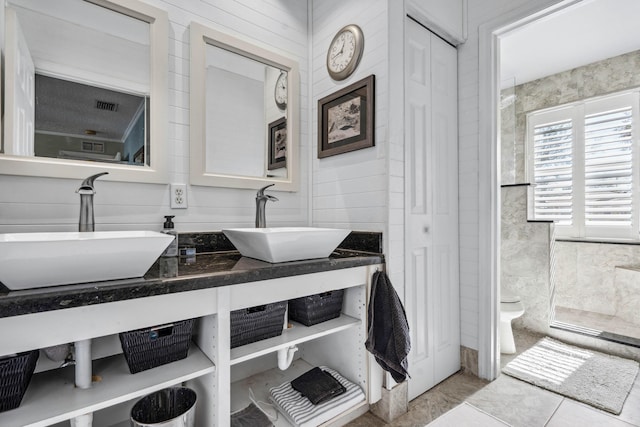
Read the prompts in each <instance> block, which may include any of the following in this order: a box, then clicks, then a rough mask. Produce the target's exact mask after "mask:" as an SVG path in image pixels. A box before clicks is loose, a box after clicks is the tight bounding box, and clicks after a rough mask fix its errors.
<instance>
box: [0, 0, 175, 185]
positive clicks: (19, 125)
mask: <svg viewBox="0 0 640 427" xmlns="http://www.w3.org/2000/svg"><path fill="white" fill-rule="evenodd" d="M4 12H5V13H4V16H5V46H4V48H5V90H4V120H3V124H4V129H3V138H2V146H1V150H0V169H1V170H2V172H3V173H6V174H12V175H29V176H44V177H59V178H85V177H87V176H89V175H91V174H94V173H98V172H101V171H108V172H109V175H108V176H107V177H105V179H110V180H115V181H133V182H156V183H166V182H167V180H168V176H167V163H166V162H167V161H166V134H167V93H168V77H167V76H168V67H167V61H168V16H167V12H165V11H163V10H160V9H157V8H155V7H152V6H149V5H148V4H146V3H142V2H139V1H137V0H57V1H55V2H42V1H39V0H7V1H6V2H5V10H4Z"/></svg>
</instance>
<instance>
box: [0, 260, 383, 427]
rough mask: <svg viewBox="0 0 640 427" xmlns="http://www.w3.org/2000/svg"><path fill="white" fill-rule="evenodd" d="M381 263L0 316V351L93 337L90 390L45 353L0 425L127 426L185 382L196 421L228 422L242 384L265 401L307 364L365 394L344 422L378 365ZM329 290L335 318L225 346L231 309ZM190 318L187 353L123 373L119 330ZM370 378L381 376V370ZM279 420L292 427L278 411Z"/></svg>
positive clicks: (241, 399) (340, 420) (242, 399)
mask: <svg viewBox="0 0 640 427" xmlns="http://www.w3.org/2000/svg"><path fill="white" fill-rule="evenodd" d="M380 268H382V266H381V265H379V264H378V265H365V266H358V267H351V268H344V269H338V270H331V271H323V272H317V273H311V274H303V275H295V276H287V277H280V278H276V279H269V280H260V281H255V282H247V283H240V284H233V285H228V286H219V287H211V288H205V289H199V290H193V291H187V292H176V293H170V294H165V295H159V296H152V297H144V298H135V299H128V300H122V301H117V302H111V303H102V304H95V305H82V306H78V307H74V308H68V309H62V310H53V311H44V312H40V313H33V314H25V315H20V316H13V317H4V318H0V354H2V355H5V354H11V353H17V352H21V351H27V350H31V349H35V348H40V349H41V348H45V347H48V346H53V345H57V344H64V343H69V342H76V341H80V340H88V339H91V340H92V343H93V359H94V360H93V375H94V377H97V378H94V382H93V383H92V386H91V388H89V389H84V390H83V389H78V388H75V386H74V367H73V366H70V367H66V368H58V367H57V366H56V364H54V363H53V362H51V361H49V360H48V359H47V358H46V357H45V356H44V355H43V354H42V355H41V357H40V360H39V362H38V368H37V369H36V373H35V374H34V376H33V378H32V380H31V384H30V385H29V388H28V389H27V392H26V394H25V397H24V398H23V400H22V403H21V405H20V407H18V408H16V409H13V410H9V411H6V412H1V413H0V425H1V426H3V427H13V426H16V427H17V426H20V427H22V426H49V425H54V426H56V427H57V426H66V425H69V421H68V420H70V419H73V418H75V417H78V416H81V415H83V414H87V413H93V424H92V425H93V426H95V427H103V426H127V425H129V424H128V423H129V421H128V414H129V411H130V409H131V407H132V406H133V404H135V402H136V401H137V400H138V399H139V398H141V397H142V396H144V395H147V394H149V393H152V392H154V391H157V390H160V389H163V388H166V387H170V386H173V385H180V384H185V385H186V386H188V387H190V388H193V389H194V390H195V391H196V393H197V395H198V401H197V405H196V425H197V426H226V425H228V424H229V417H230V414H231V412H232V411H234V410H237V409H242V408H244V407H246V406H247V405H248V404H249V398H248V393H249V388H251V390H252V392H253V393H254V394H255V396H256V398H257V399H258V400H262V401H268V400H269V399H268V393H269V387H271V386H276V385H280V384H282V383H283V382H286V381H289V380H291V379H294V378H295V377H297V376H298V375H300V374H302V373H304V372H306V371H307V370H308V369H311V367H313V366H328V367H330V368H333V369H335V370H337V371H338V372H340V373H341V374H342V375H343V376H344V377H345V378H347V379H349V380H350V381H352V382H354V383H356V384H358V385H359V386H360V387H361V388H362V389H363V391H364V392H365V395H366V396H367V399H366V400H365V402H363V403H362V404H359V405H357V406H356V407H354V408H351V409H350V410H348V411H347V412H346V413H344V414H342V415H341V416H339V417H337V419H335V420H333V424H335V425H340V424H344V423H345V422H347V421H349V420H350V419H352V418H355V417H356V416H358V415H360V414H362V413H364V412H366V411H367V410H368V405H369V402H371V401H372V399H371V397H372V396H371V391H370V390H371V389H372V384H371V381H370V378H371V376H372V374H371V371H372V370H376V369H377V365H375V362H373V364H372V363H371V362H370V360H372V359H370V357H369V355H368V353H367V351H366V349H365V347H364V342H365V340H366V332H367V330H366V319H367V315H366V307H367V299H368V297H369V289H370V282H371V277H372V276H373V273H374V272H375V271H376V269H380ZM336 289H345V294H344V301H343V310H342V314H341V316H340V317H339V318H337V319H332V320H329V321H327V322H323V323H320V324H317V325H314V326H310V327H306V326H303V325H301V324H295V323H294V326H293V328H289V329H286V330H285V331H284V332H283V334H282V335H281V336H278V337H274V338H270V339H267V340H262V341H259V342H256V343H252V344H248V345H245V346H241V347H237V348H234V349H230V313H231V311H233V310H237V309H240V308H246V307H252V306H257V305H263V304H267V303H270V302H276V301H282V300H289V299H293V298H297V297H301V296H305V295H313V294H317V293H321V292H326V291H330V290H336ZM189 318H196V319H197V321H196V323H195V326H194V327H195V330H194V342H192V345H191V347H190V351H189V356H188V357H187V358H186V359H184V360H181V361H177V362H173V363H170V364H167V365H163V366H162V367H158V368H153V369H150V370H147V371H143V372H139V373H137V374H130V373H129V370H128V367H127V364H126V361H125V360H124V356H123V355H122V354H121V351H122V350H121V348H120V346H119V344H120V343H119V341H118V340H117V334H118V333H119V332H123V331H129V330H134V329H138V328H144V327H149V326H155V325H162V324H167V323H171V322H176V321H180V320H185V319H189ZM194 344H195V345H194ZM292 345H296V346H298V348H299V350H298V352H297V353H296V355H295V360H294V362H293V363H292V365H291V367H290V368H289V369H287V370H285V371H280V370H279V369H278V368H277V361H276V354H277V350H278V349H281V348H287V347H290V346H292ZM374 365H375V366H374ZM375 376H376V377H378V376H379V377H380V378H381V375H379V372H378V371H376V375H375ZM258 384H259V386H258ZM376 384H377V387H378V388H379V383H378V382H376ZM374 387H375V386H374ZM374 394H375V393H374ZM276 425H278V426H280V425H289V424H288V423H287V422H286V421H285V420H284V419H283V417H282V416H280V417H279V420H278V421H277V423H276Z"/></svg>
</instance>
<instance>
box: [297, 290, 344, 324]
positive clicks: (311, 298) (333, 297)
mask: <svg viewBox="0 0 640 427" xmlns="http://www.w3.org/2000/svg"><path fill="white" fill-rule="evenodd" d="M343 296H344V289H338V290H337V291H329V292H323V293H321V294H315V295H308V296H306V297H302V298H296V299H292V300H290V301H289V319H291V320H295V321H296V322H300V323H302V324H303V325H306V326H311V325H315V324H318V323H322V322H325V321H327V320H331V319H335V318H336V317H340V313H341V312H342V298H343Z"/></svg>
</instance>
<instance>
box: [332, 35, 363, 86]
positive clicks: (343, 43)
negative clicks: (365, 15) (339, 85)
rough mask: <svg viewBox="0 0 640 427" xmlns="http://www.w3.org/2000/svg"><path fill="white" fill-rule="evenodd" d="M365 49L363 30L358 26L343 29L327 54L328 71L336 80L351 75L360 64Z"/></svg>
mask: <svg viewBox="0 0 640 427" xmlns="http://www.w3.org/2000/svg"><path fill="white" fill-rule="evenodd" d="M363 48H364V37H363V35H362V30H360V27H358V26H357V25H347V26H346V27H344V28H342V29H341V30H340V31H338V33H337V34H336V36H335V37H334V38H333V40H332V41H331V44H330V45H329V51H328V52H327V70H328V71H329V74H330V75H331V77H332V78H333V79H335V80H343V79H345V78H347V77H348V76H350V75H351V73H353V72H354V71H355V69H356V67H357V66H358V62H360V57H361V55H362V50H363Z"/></svg>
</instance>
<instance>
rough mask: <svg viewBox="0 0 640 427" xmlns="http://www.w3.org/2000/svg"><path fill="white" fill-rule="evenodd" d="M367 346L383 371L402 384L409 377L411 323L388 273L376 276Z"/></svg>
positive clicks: (377, 272)
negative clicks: (408, 358)
mask: <svg viewBox="0 0 640 427" xmlns="http://www.w3.org/2000/svg"><path fill="white" fill-rule="evenodd" d="M368 320H369V330H368V338H367V342H366V343H365V346H366V348H367V350H369V352H371V354H373V355H374V356H375V358H376V361H377V362H378V364H379V365H380V366H382V369H384V370H385V371H387V372H389V373H390V374H391V376H392V377H393V379H394V381H396V382H398V383H400V382H402V381H404V380H405V379H406V378H407V376H409V371H408V367H409V362H408V360H407V356H408V354H409V350H410V349H411V338H410V335H409V323H408V322H407V315H406V313H405V311H404V307H403V306H402V302H401V301H400V298H398V294H397V293H396V291H395V289H394V288H393V285H392V284H391V281H390V280H389V278H388V277H387V275H386V274H385V273H384V272H380V271H376V272H375V273H374V275H373V283H372V286H371V298H370V301H369V311H368Z"/></svg>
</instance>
